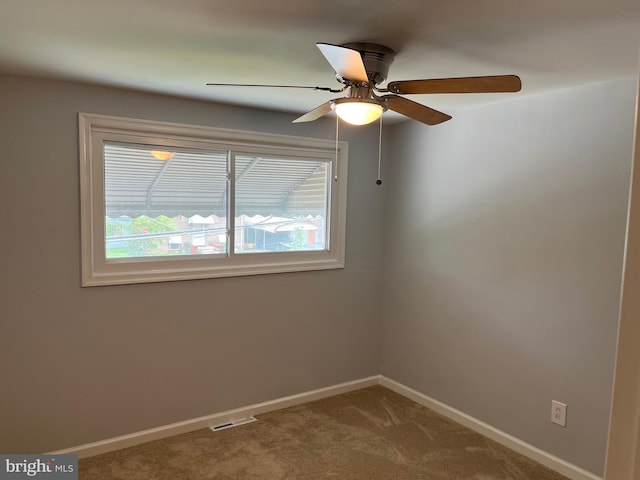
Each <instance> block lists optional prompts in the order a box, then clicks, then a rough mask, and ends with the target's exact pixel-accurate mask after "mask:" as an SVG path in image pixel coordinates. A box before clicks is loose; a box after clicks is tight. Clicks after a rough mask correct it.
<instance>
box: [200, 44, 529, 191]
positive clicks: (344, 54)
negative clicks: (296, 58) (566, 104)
mask: <svg viewBox="0 0 640 480" xmlns="http://www.w3.org/2000/svg"><path fill="white" fill-rule="evenodd" d="M316 46H317V47H318V48H319V49H320V52H321V53H322V54H323V55H324V57H325V58H326V59H327V61H328V62H329V64H330V65H331V67H332V68H333V70H334V71H335V72H336V80H337V81H338V82H339V83H340V84H341V85H342V86H341V88H338V89H333V88H329V87H311V86H300V85H259V84H258V85H249V84H237V83H232V84H230V83H208V84H207V85H214V86H234V87H272V88H273V87H276V88H307V89H312V90H318V91H324V92H331V93H342V92H345V91H346V97H342V98H336V99H333V100H329V101H328V102H325V103H323V104H322V105H320V106H318V107H316V108H314V109H313V110H311V111H310V112H307V113H305V114H304V115H302V116H300V117H298V118H296V119H295V120H293V123H301V122H312V121H314V120H317V119H319V118H320V117H323V116H325V115H326V114H328V113H330V112H331V111H335V113H336V115H337V117H338V118H341V119H342V120H344V121H345V122H348V123H351V124H354V125H366V124H368V123H371V122H374V121H375V120H377V119H380V122H381V123H380V131H382V114H383V113H384V112H385V111H386V110H392V111H394V112H397V113H400V114H402V115H404V116H406V117H409V118H412V119H414V120H417V121H418V122H421V123H424V124H426V125H438V124H439V123H443V122H446V121H447V120H450V119H451V116H450V115H447V114H446V113H443V112H439V111H438V110H434V109H433V108H430V107H427V106H426V105H422V104H420V103H417V102H414V101H413V100H409V99H408V98H405V97H403V96H402V95H416V94H438V93H506V92H519V91H520V90H521V88H522V82H521V81H520V78H519V77H518V76H517V75H493V76H482V77H462V78H437V79H423V80H398V81H393V82H389V83H388V84H387V85H386V87H384V88H383V87H381V86H380V85H381V84H383V83H384V82H385V81H386V80H387V74H388V73H389V67H390V66H391V64H392V63H393V60H394V58H395V52H394V51H393V50H391V49H390V48H389V47H385V46H384V45H378V44H376V43H347V44H344V45H332V44H330V43H317V44H316ZM336 141H337V138H336ZM379 161H380V159H378V163H379ZM379 171H380V165H378V172H379ZM379 177H380V175H379V174H378V181H377V183H378V184H380V183H381V180H380V178H379Z"/></svg>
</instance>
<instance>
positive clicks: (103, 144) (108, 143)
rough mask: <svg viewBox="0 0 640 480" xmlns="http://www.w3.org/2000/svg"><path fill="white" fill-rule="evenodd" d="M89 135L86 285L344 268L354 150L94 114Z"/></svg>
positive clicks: (84, 137) (84, 132)
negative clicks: (337, 177) (348, 170)
mask: <svg viewBox="0 0 640 480" xmlns="http://www.w3.org/2000/svg"><path fill="white" fill-rule="evenodd" d="M80 133H81V135H80V137H81V193H82V195H81V199H82V202H81V206H82V233H83V243H82V245H83V284H84V285H103V284H112V283H137V282H147V281H166V280H174V279H175V280H179V279H188V278H207V277H215V276H230V275H245V274H250V275H252V274H257V273H276V272H284V271H298V270H314V269H324V268H341V267H342V266H343V265H344V225H345V213H346V204H345V202H346V184H345V183H340V182H334V181H332V178H333V175H334V171H333V167H334V165H335V163H334V162H335V160H336V158H337V157H336V154H337V155H338V158H339V159H340V164H341V168H342V170H341V173H340V178H343V179H344V178H346V160H347V159H346V148H345V144H344V143H341V144H340V145H339V146H340V148H339V149H338V151H337V152H336V148H335V143H333V142H330V141H326V140H316V139H302V138H298V137H282V136H274V135H267V134H257V133H252V132H239V131H229V130H217V129H212V128H208V127H193V126H188V125H178V124H163V123H160V122H145V121H141V120H131V119H121V118H117V117H106V116H99V115H88V114H81V130H80ZM159 134H161V136H160V135H159ZM160 139H161V141H160ZM342 181H343V182H344V180H342Z"/></svg>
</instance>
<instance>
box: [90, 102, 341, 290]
mask: <svg viewBox="0 0 640 480" xmlns="http://www.w3.org/2000/svg"><path fill="white" fill-rule="evenodd" d="M78 119H79V124H78V126H79V149H80V151H79V161H80V224H81V225H80V233H81V264H82V267H81V270H82V272H81V273H82V286H83V287H87V286H101V285H120V284H133V283H148V282H165V281H175V280H191V279H203V278H218V277H232V276H243V275H261V274H270V273H284V272H298V271H310V270H325V269H339V268H344V264H345V246H346V245H345V243H346V212H347V171H348V143H347V142H344V141H340V142H338V144H337V148H336V142H335V141H333V140H325V139H317V138H307V137H297V136H290V135H281V134H271V133H262V132H250V131H244V130H231V129H222V128H216V127H207V126H201V125H186V124H178V123H169V122H158V121H151V120H141V119H132V118H125V117H114V116H107V115H99V114H90V113H79V115H78ZM126 136H130V137H132V139H137V140H139V139H141V138H144V139H147V140H148V142H149V144H151V145H158V146H167V147H171V146H177V145H180V144H182V145H188V146H194V145H199V146H201V147H204V148H211V149H213V148H218V149H219V148H220V147H223V148H225V149H228V148H232V149H236V150H238V151H243V152H246V151H248V150H252V149H256V150H257V151H261V152H263V153H264V151H265V150H266V151H269V152H280V153H287V152H289V153H298V154H299V153H300V152H304V151H307V152H309V153H315V155H316V156H317V157H319V158H326V159H327V161H328V163H330V165H331V166H332V168H331V172H332V173H331V175H332V176H333V175H334V174H335V173H336V170H335V168H336V160H337V175H338V181H334V180H333V179H331V180H330V183H331V186H330V205H331V208H330V211H329V214H328V218H327V225H330V230H329V232H330V234H329V235H330V236H329V238H328V239H327V241H328V243H329V248H328V250H322V251H302V252H277V253H248V254H236V255H234V256H232V257H230V256H227V255H222V256H221V255H219V254H218V255H197V256H186V255H185V256H178V257H149V258H140V259H127V260H126V261H115V262H114V261H112V260H109V261H107V259H106V258H105V257H106V255H105V246H104V218H105V214H104V212H105V208H104V171H103V170H101V169H100V166H101V165H102V162H103V161H104V156H103V154H102V145H103V142H102V140H104V139H108V138H111V139H122V138H123V137H126ZM135 142H136V140H132V143H135ZM96 156H97V157H98V158H96Z"/></svg>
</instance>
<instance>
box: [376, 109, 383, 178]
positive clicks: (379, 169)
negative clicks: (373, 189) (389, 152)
mask: <svg viewBox="0 0 640 480" xmlns="http://www.w3.org/2000/svg"><path fill="white" fill-rule="evenodd" d="M381 169H382V116H380V133H379V135H378V179H377V180H376V185H382V179H381V178H380V171H381Z"/></svg>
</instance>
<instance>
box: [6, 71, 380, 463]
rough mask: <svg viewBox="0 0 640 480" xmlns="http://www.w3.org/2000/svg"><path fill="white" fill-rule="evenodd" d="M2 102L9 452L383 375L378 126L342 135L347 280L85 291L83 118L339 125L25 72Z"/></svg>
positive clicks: (329, 133) (335, 274) (258, 279)
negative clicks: (346, 147)
mask: <svg viewBox="0 0 640 480" xmlns="http://www.w3.org/2000/svg"><path fill="white" fill-rule="evenodd" d="M320 101H321V100H320ZM0 106H1V107H0V132H1V134H0V138H1V139H2V142H0V204H1V205H2V207H3V226H2V234H1V235H0V262H1V268H0V283H1V285H2V288H1V290H0V291H1V293H0V296H1V299H0V315H1V320H0V322H1V324H0V325H1V329H2V331H1V334H0V379H1V386H0V389H1V390H2V394H1V395H0V432H1V433H0V452H4V453H12V452H15V453H18V452H20V453H27V452H40V451H50V450H53V449H60V448H65V447H71V446H76V445H81V444H84V443H87V442H92V441H97V440H102V439H106V438H109V437H113V436H116V435H121V434H126V433H130V432H136V431H139V430H142V429H147V428H151V427H157V426H160V425H164V424H168V423H171V422H176V421H180V420H186V419H191V418H194V417H198V416H202V415H207V414H211V413H216V412H220V411H223V410H226V409H230V408H236V407H240V406H244V405H249V404H252V403H255V402H261V401H265V400H269V399H273V398H278V397H282V396H286V395H291V394H296V393H300V392H304V391H308V390H312V389H316V388H321V387H325V386H329V385H334V384H337V383H341V382H344V381H349V380H353V379H359V378H363V377H367V376H370V375H374V374H377V373H379V352H380V346H379V338H380V335H379V328H378V320H379V311H380V308H381V295H380V293H381V292H380V286H381V281H380V262H379V258H380V250H381V231H382V230H381V229H382V223H381V221H382V220H381V216H380V215H376V214H375V213H376V212H379V211H381V210H382V192H381V191H380V189H379V188H378V187H377V186H376V185H375V178H376V165H375V160H376V159H377V130H376V129H375V128H370V129H351V130H348V129H344V130H343V131H342V132H341V137H342V139H345V140H348V141H350V165H349V175H350V178H349V199H348V219H347V221H348V231H347V253H346V255H347V267H346V268H345V269H344V270H332V271H322V272H306V273H292V274H278V275H262V276H255V277H242V278H228V279H212V280H197V281H183V282H170V283H156V284H143V285H129V286H111V287H94V288H81V287H80V246H79V208H80V207H79V200H78V197H79V179H78V133H77V128H78V127H77V123H78V119H77V116H78V112H88V113H99V114H106V115H118V116H128V117H134V118H144V119H150V120H160V121H170V122H181V123H190V124H199V125H211V126H216V127H224V128H238V129H244V130H256V131H262V132H274V133H282V134H289V135H300V136H310V137H321V138H330V139H332V138H333V136H334V128H335V127H334V123H333V122H331V121H326V122H318V123H315V124H313V125H291V123H290V122H291V119H292V118H295V115H293V114H285V113H274V112H264V111H258V110H250V109H242V108H232V107H228V106H224V105H216V104H208V103H206V102H199V101H190V100H186V99H177V98H172V97H163V96H156V95H149V94H141V93H135V92H131V91H126V90H117V89H108V88H100V87H91V86H86V85H80V84H73V83H64V82H55V81H45V80H35V79H29V78H21V77H12V76H0Z"/></svg>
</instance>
